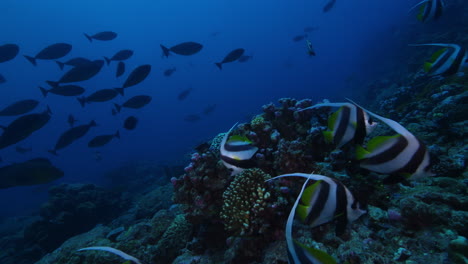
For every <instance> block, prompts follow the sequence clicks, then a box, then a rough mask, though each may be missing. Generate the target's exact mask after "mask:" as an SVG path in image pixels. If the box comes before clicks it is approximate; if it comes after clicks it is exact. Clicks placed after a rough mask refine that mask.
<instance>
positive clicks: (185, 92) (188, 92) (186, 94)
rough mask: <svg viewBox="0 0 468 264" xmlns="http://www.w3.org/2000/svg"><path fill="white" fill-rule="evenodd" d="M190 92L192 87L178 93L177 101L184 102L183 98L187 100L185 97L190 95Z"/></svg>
mask: <svg viewBox="0 0 468 264" xmlns="http://www.w3.org/2000/svg"><path fill="white" fill-rule="evenodd" d="M191 91H192V87H190V88H188V89H185V90H183V91H182V92H180V93H179V95H177V99H178V100H179V101H182V100H184V99H185V98H187V96H188V95H189V94H190V92H191Z"/></svg>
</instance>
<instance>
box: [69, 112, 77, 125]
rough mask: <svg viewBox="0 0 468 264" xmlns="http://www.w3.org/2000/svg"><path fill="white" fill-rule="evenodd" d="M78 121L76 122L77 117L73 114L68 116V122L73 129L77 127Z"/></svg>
mask: <svg viewBox="0 0 468 264" xmlns="http://www.w3.org/2000/svg"><path fill="white" fill-rule="evenodd" d="M76 121H78V120H76V119H75V117H74V116H73V115H72V114H70V115H68V119H67V122H68V124H70V127H73V126H74V125H75V122H76Z"/></svg>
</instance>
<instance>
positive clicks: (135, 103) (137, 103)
mask: <svg viewBox="0 0 468 264" xmlns="http://www.w3.org/2000/svg"><path fill="white" fill-rule="evenodd" d="M150 102H151V96H149V95H137V96H133V97H132V98H130V99H128V100H127V101H126V102H125V103H123V104H122V105H119V104H114V106H115V110H116V113H120V110H121V109H122V107H126V108H133V109H140V108H142V107H143V106H145V105H147V104H149V103H150Z"/></svg>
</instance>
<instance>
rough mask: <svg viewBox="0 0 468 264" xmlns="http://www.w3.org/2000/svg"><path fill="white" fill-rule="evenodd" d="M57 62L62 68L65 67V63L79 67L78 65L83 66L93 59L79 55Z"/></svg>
mask: <svg viewBox="0 0 468 264" xmlns="http://www.w3.org/2000/svg"><path fill="white" fill-rule="evenodd" d="M55 62H56V63H57V65H58V66H59V68H60V69H61V70H63V68H64V67H65V65H68V66H73V67H78V66H81V65H84V64H87V63H90V62H92V61H91V60H88V59H86V58H81V57H77V58H73V59H69V60H67V61H66V62H60V61H55Z"/></svg>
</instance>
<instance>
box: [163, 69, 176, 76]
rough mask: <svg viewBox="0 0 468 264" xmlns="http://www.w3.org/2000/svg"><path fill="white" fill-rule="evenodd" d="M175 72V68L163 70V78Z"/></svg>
mask: <svg viewBox="0 0 468 264" xmlns="http://www.w3.org/2000/svg"><path fill="white" fill-rule="evenodd" d="M175 71H176V67H174V68H169V69H166V70H164V76H166V77H169V76H171V75H172V74H173V73H174V72H175Z"/></svg>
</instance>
